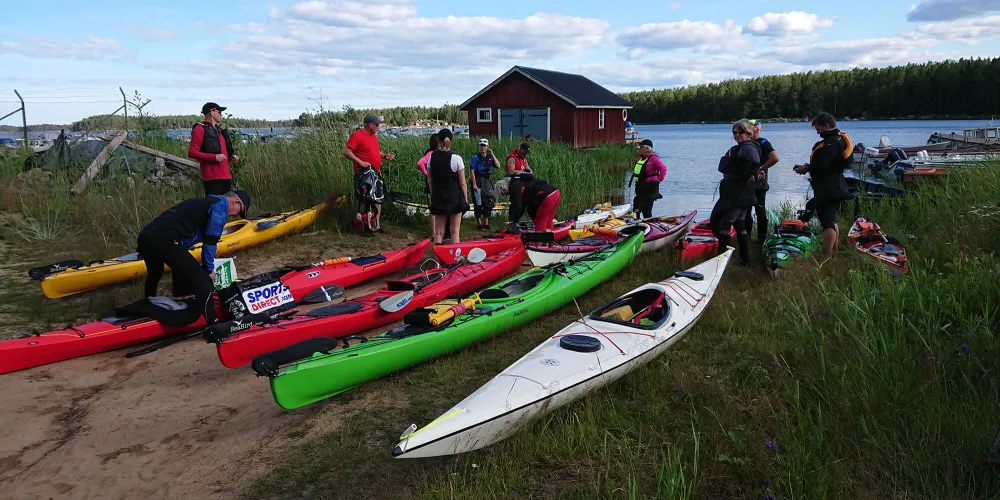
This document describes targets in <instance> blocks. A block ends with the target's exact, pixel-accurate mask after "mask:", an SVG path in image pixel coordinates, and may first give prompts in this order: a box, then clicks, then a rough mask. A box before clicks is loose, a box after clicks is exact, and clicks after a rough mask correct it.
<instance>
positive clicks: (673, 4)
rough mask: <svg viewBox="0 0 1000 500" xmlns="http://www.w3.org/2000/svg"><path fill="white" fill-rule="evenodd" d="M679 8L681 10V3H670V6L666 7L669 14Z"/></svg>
mask: <svg viewBox="0 0 1000 500" xmlns="http://www.w3.org/2000/svg"><path fill="white" fill-rule="evenodd" d="M679 8H681V3H680V2H674V3H672V4H670V5H668V6H667V10H669V11H670V12H673V11H675V10H677V9H679Z"/></svg>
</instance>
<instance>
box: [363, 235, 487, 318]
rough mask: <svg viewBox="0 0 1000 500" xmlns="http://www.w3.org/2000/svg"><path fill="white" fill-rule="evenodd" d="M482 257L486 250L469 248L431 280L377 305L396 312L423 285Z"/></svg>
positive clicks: (476, 261) (384, 309)
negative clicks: (462, 256) (464, 255)
mask: <svg viewBox="0 0 1000 500" xmlns="http://www.w3.org/2000/svg"><path fill="white" fill-rule="evenodd" d="M484 259H486V251H485V250H483V249H482V248H479V247H475V248H473V249H472V250H469V255H468V256H466V257H465V258H464V259H462V260H456V262H455V263H454V264H452V265H451V267H449V268H448V270H447V271H445V272H444V273H441V275H440V276H438V277H436V278H434V279H432V280H428V281H427V282H425V283H421V284H419V285H417V286H415V287H414V288H413V290H407V291H405V292H400V293H397V294H396V295H393V296H392V297H389V298H387V299H385V300H383V301H382V302H379V303H378V306H379V307H380V308H381V309H382V310H383V311H385V312H390V313H392V312H397V311H399V310H401V309H403V308H404V307H406V305H407V304H409V303H410V301H411V300H413V295H414V294H415V293H417V292H419V291H420V289H421V288H423V287H425V286H427V285H429V284H431V283H433V282H435V281H437V280H439V279H441V278H444V277H445V276H447V275H448V273H450V272H452V271H454V270H455V269H458V268H459V267H461V266H462V264H465V263H467V262H471V263H473V264H478V263H480V262H482V261H483V260H484Z"/></svg>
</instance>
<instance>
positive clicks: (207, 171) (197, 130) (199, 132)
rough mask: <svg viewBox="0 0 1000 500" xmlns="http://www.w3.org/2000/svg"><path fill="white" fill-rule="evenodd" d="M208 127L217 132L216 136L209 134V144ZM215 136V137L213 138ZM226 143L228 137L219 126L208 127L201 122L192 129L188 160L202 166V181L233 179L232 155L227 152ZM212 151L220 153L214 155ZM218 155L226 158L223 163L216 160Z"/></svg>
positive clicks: (206, 123)
mask: <svg viewBox="0 0 1000 500" xmlns="http://www.w3.org/2000/svg"><path fill="white" fill-rule="evenodd" d="M206 126H208V127H211V128H212V129H214V131H215V133H214V134H209V135H210V137H209V141H208V142H206V140H205V128H206ZM213 135H214V137H211V136H213ZM209 142H210V143H209ZM226 142H227V141H226V137H225V136H224V135H223V132H222V129H220V128H219V127H218V126H211V125H208V122H201V123H200V124H198V125H195V126H194V128H192V129H191V145H189V146H188V158H192V159H195V160H198V163H199V164H200V165H201V180H202V181H215V180H220V179H232V178H233V173H232V171H231V170H230V169H229V158H231V154H230V152H229V151H227V149H228V148H226V146H227V144H226ZM216 143H218V145H216ZM212 151H218V153H213V152H212ZM216 154H221V155H222V156H225V157H226V158H225V159H224V160H222V161H221V162H220V161H217V160H216V159H215V155H216Z"/></svg>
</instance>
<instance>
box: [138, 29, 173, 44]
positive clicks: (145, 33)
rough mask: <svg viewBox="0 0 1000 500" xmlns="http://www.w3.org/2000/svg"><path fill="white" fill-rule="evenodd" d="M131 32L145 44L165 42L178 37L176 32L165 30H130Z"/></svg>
mask: <svg viewBox="0 0 1000 500" xmlns="http://www.w3.org/2000/svg"><path fill="white" fill-rule="evenodd" d="M132 31H134V32H135V34H136V35H139V38H142V39H143V40H146V41H147V42H165V41H167V40H172V39H174V38H177V37H179V36H180V33H178V32H176V31H173V30H165V29H147V28H132Z"/></svg>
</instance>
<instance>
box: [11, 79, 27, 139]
mask: <svg viewBox="0 0 1000 500" xmlns="http://www.w3.org/2000/svg"><path fill="white" fill-rule="evenodd" d="M14 94H16V95H17V100H19V101H21V127H22V128H21V131H22V132H24V147H28V116H27V115H26V114H25V113H24V98H22V97H21V93H20V92H18V91H17V89H14Z"/></svg>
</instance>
